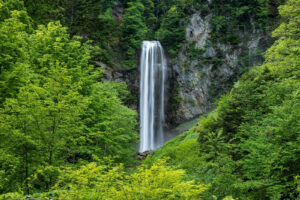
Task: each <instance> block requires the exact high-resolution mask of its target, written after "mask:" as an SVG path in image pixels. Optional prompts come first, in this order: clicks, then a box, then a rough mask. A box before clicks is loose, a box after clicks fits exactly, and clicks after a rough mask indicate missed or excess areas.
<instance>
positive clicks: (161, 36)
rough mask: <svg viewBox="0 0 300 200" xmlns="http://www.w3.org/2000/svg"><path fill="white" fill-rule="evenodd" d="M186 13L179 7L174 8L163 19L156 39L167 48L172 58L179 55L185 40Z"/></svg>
mask: <svg viewBox="0 0 300 200" xmlns="http://www.w3.org/2000/svg"><path fill="white" fill-rule="evenodd" d="M183 24H184V13H183V9H182V8H181V7H179V6H176V5H174V6H172V7H171V8H170V9H169V10H168V11H167V13H166V14H165V15H164V17H163V19H162V23H161V26H160V28H159V30H158V31H157V32H156V37H157V39H158V40H159V41H161V43H162V45H163V46H165V47H166V48H167V50H168V52H169V53H170V55H171V56H175V55H177V53H178V51H179V49H180V48H181V45H182V42H183V40H184V39H185V28H184V25H183Z"/></svg>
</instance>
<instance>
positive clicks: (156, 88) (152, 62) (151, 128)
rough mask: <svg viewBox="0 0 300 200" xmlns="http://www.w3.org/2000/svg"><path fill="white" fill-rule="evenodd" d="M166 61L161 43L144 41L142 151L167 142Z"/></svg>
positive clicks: (141, 61)
mask: <svg viewBox="0 0 300 200" xmlns="http://www.w3.org/2000/svg"><path fill="white" fill-rule="evenodd" d="M166 67H167V65H166V59H165V55H164V51H163V48H162V46H161V44H160V42H159V41H144V42H143V44H142V53H141V60H140V71H141V80H140V122H141V130H140V150H139V151H140V152H144V151H148V150H154V149H156V148H158V147H160V146H161V145H163V142H164V132H163V126H164V121H165V113H164V97H165V79H166Z"/></svg>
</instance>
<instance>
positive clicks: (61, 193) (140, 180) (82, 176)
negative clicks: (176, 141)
mask: <svg viewBox="0 0 300 200" xmlns="http://www.w3.org/2000/svg"><path fill="white" fill-rule="evenodd" d="M184 173H185V172H184V171H183V170H175V169H173V168H170V167H167V166H165V162H164V161H158V162H157V163H154V164H153V166H151V167H150V168H146V167H145V166H141V167H139V168H138V171H137V172H134V173H132V174H129V175H127V174H126V173H125V171H124V169H123V166H122V165H120V166H116V167H109V166H106V165H96V164H95V163H90V164H88V165H86V166H82V167H81V168H80V169H78V170H66V171H65V172H64V173H63V175H62V176H61V177H60V178H59V180H58V182H57V184H56V185H55V186H54V188H53V189H52V191H51V192H50V193H52V194H54V197H55V198H58V199H66V200H68V199H78V200H81V199H112V200H113V199H153V200H156V199H201V194H202V193H203V191H205V190H206V186H205V185H203V184H196V183H195V182H194V181H184V180H183V175H184ZM47 195H49V193H48V194H44V198H45V197H47Z"/></svg>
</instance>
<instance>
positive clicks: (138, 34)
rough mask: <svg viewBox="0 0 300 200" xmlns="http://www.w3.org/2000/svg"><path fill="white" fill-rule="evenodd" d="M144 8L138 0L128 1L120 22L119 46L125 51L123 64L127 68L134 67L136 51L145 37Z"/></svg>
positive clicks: (146, 30)
mask: <svg viewBox="0 0 300 200" xmlns="http://www.w3.org/2000/svg"><path fill="white" fill-rule="evenodd" d="M144 10H145V7H144V5H143V4H142V3H141V2H140V1H139V0H135V1H132V2H129V3H128V5H127V8H126V9H125V11H124V16H123V20H122V23H121V31H122V36H121V46H122V49H123V50H124V51H126V53H125V61H124V65H125V68H127V69H132V68H134V67H135V63H136V61H135V60H136V52H137V50H138V48H139V47H140V46H141V44H142V41H143V40H145V39H146V35H147V32H148V29H147V26H146V24H145V22H144V20H145V19H144V17H143V13H144Z"/></svg>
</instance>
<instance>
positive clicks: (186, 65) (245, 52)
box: [167, 13, 270, 124]
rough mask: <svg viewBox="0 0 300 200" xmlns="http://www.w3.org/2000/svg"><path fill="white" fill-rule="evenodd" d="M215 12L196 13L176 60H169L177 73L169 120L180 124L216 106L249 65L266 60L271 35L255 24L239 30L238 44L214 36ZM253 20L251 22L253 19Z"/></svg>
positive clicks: (170, 100)
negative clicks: (263, 54)
mask: <svg viewBox="0 0 300 200" xmlns="http://www.w3.org/2000/svg"><path fill="white" fill-rule="evenodd" d="M210 18H211V15H207V16H205V17H201V15H200V13H194V14H193V15H192V16H191V18H190V20H189V23H188V24H187V25H186V40H185V43H184V45H183V47H182V49H181V50H180V52H179V54H178V56H177V57H176V59H173V60H171V61H170V62H169V67H170V68H172V69H173V70H172V71H173V74H172V75H170V77H171V79H170V81H171V82H172V81H173V83H171V85H172V87H171V88H170V90H171V91H170V94H169V95H170V99H169V102H168V113H167V121H168V122H169V123H170V124H178V123H181V122H183V121H185V120H188V119H191V118H194V117H196V116H198V115H201V114H204V113H206V112H208V111H209V110H211V109H212V107H213V102H214V101H215V99H216V98H217V97H218V96H220V95H221V94H223V93H224V92H225V91H226V90H227V89H229V88H230V87H231V86H232V85H233V83H234V81H236V80H237V77H238V76H239V75H241V74H242V73H243V72H244V71H246V70H247V69H248V68H249V67H251V66H253V65H256V64H259V63H261V62H262V61H263V59H262V53H263V52H264V51H265V49H266V48H267V47H268V46H269V43H270V37H269V36H268V35H265V33H263V31H262V30H257V29H256V28H255V27H254V26H251V27H252V28H251V29H250V30H249V29H248V30H244V31H240V32H239V33H238V36H239V39H240V41H239V42H238V44H235V45H232V44H229V43H221V42H217V41H213V40H212V39H211V38H210V33H211V27H210ZM249 23H251V22H249Z"/></svg>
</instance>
